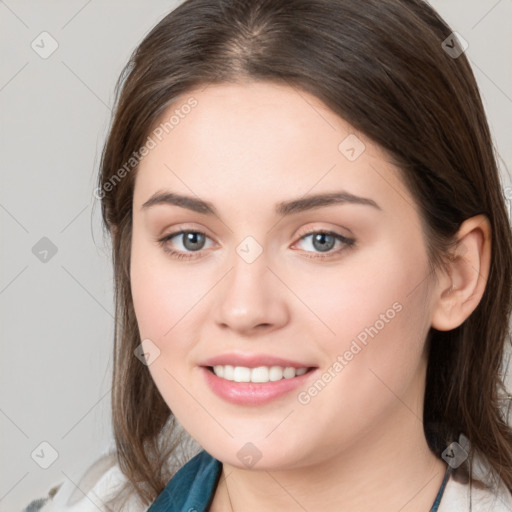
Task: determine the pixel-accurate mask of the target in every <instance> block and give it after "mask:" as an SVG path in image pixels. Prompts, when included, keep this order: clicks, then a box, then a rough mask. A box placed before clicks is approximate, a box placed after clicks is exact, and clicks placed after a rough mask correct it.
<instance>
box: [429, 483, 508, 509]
mask: <svg viewBox="0 0 512 512" xmlns="http://www.w3.org/2000/svg"><path fill="white" fill-rule="evenodd" d="M470 504H471V508H470ZM468 510H472V511H473V512H490V511H492V512H510V511H511V510H512V494H511V493H510V491H509V490H508V489H507V488H506V487H505V485H504V484H503V482H500V485H499V486H497V487H487V486H485V485H482V484H481V482H478V481H477V482H474V483H473V487H472V488H471V489H470V486H469V483H467V482H462V481H458V480H456V479H453V478H450V480H448V483H447V484H446V488H445V490H444V494H443V498H442V500H441V504H440V506H439V509H438V512H466V511H468Z"/></svg>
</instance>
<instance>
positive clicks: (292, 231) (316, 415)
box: [131, 82, 490, 512]
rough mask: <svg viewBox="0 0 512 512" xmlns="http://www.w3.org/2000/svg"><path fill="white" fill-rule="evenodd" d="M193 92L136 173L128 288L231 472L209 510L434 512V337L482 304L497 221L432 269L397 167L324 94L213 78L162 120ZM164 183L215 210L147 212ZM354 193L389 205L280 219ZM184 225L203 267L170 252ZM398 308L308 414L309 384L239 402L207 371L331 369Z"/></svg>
mask: <svg viewBox="0 0 512 512" xmlns="http://www.w3.org/2000/svg"><path fill="white" fill-rule="evenodd" d="M191 96H193V97H194V98H195V99H196V100H197V101H198V104H197V106H196V107H195V108H194V109H193V110H192V111H191V112H190V113H189V114H188V115H187V116H184V118H183V119H180V122H179V124H178V125H176V126H175V127H174V129H173V130H172V131H170V132H169V133H168V134H167V135H166V136H165V137H164V138H163V139H162V141H161V142H159V143H158V144H157V146H156V147H155V148H153V149H152V150H151V151H150V152H149V154H148V155H147V156H146V157H145V158H144V159H143V161H142V162H141V165H140V167H139V169H138V171H137V177H136V181H135V188H134V197H133V233H132V235H133V236H132V254H131V285H132V293H133V300H134V306H135V312H136V317H137V322H138V325H139V330H140V334H141V339H150V340H151V342H152V343H153V344H154V345H155V346H156V347H158V350H159V351H160V353H159V356H158V357H157V358H156V359H155V361H154V362H153V363H152V364H151V365H150V366H149V370H150V372H151V375H152V377H153V379H154V381H155V383H156V385H157V387H158V389H159V390H160V392H161V394H162V396H163V398H164V399H165V401H166V403H167V404H168V405H169V407H170V409H171V410H172V412H173V413H174V414H175V416H176V417H177V419H178V420H179V422H180V423H181V424H182V425H183V427H184V428H185V429H186V430H187V431H188V432H189V433H190V435H191V436H192V437H193V438H194V439H195V440H196V441H197V442H198V443H199V444H200V445H201V446H202V447H203V448H205V449H206V450H207V451H208V452H209V453H210V454H211V455H213V456H214V457H216V458H217V459H219V460H220V461H222V462H223V473H222V478H221V481H220V483H219V485H218V487H217V489H216V492H215V496H214V500H213V504H212V507H211V509H210V510H212V511H213V512H217V511H227V510H235V511H237V512H238V511H242V510H243V511H244V512H256V511H267V510H285V511H288V510H289V511H303V510H309V511H312V510H329V511H331V510H332V511H334V510H342V509H343V510H351V511H353V512H354V511H356V512H357V511H363V510H364V511H367V510H381V511H385V512H386V511H399V510H400V511H401V512H412V511H428V510H430V507H431V506H432V503H433V501H434V498H435V496H436V494H437V492H438V490H439V487H440V485H441V482H442V479H443V476H444V473H445V469H446V464H445V462H444V461H443V460H441V459H438V458H437V457H436V456H434V454H432V452H431V451H430V450H429V448H428V446H427V444H426V440H425V437H424V433H423V425H422V409H423V395H424V390H425V375H426V363H427V354H426V344H425V341H426V337H427V333H428V331H429V329H430V327H431V326H434V327H436V328H438V329H440V330H443V329H444V330H448V329H453V328H455V327H457V326H458V325H460V324H461V323H462V322H463V321H464V320H465V318H467V317H468V316H469V314H470V313H471V312H472V311H473V310H474V308H475V307H476V306H477V304H478V302H479V300H480V298H481V296H482V294H483V291H484V288H485V282H486V278H487V277H486V276H487V274H488V268H489V257H490V256H489V255H490V248H489V247H490V242H489V236H490V235H489V232H490V228H489V224H488V222H487V220H486V218H485V217H481V216H479V217H474V218H472V219H468V220H467V221H466V222H465V223H464V224H463V225H462V226H461V229H460V231H459V240H460V245H459V246H458V249H457V251H458V253H457V254H458V255H456V256H455V257H454V258H453V260H452V261H451V262H450V266H449V268H448V269H447V270H446V271H442V272H441V271H438V272H437V273H436V276H434V275H433V274H432V273H431V272H430V270H429V266H428V259H427V252H426V245H425V238H424V234H423V232H422V228H421V223H420V216H419V212H418V210H417V206H416V203H415V201H414V199H413V197H412V196H411V195H410V193H409V191H408V190H407V188H406V186H405V185H404V183H403V181H402V179H401V177H400V172H399V170H398V169H397V168H396V167H394V166H393V165H392V164H391V163H390V159H389V158H388V156H387V155H386V153H385V152H384V151H383V150H381V149H380V148H379V147H377V146H376V145H375V144H373V143H372V142H371V141H370V140H369V139H368V138H366V137H365V136H364V135H363V134H360V133H357V132H356V131H355V130H354V129H353V128H352V127H351V126H350V125H349V124H347V123H346V122H345V121H344V120H343V119H341V118H340V117H339V116H337V115H336V114H334V113H333V112H332V111H330V110H329V109H328V108H327V107H326V106H325V105H323V104H322V103H321V102H320V101H319V100H318V99H317V98H316V97H314V96H312V95H310V94H308V93H306V92H304V91H300V90H298V89H295V88H291V87H288V86H284V85H276V84H270V83H264V82H247V83H237V84H220V85H208V86H207V87H206V88H204V87H202V88H198V89H196V90H193V91H189V93H187V94H186V95H183V96H182V97H181V98H179V99H178V100H177V101H176V102H175V103H174V104H173V105H172V106H170V107H169V109H168V112H167V113H166V115H164V116H163V117H162V118H163V119H164V118H165V119H168V117H169V115H170V113H172V111H173V110H174V109H176V108H179V106H180V105H183V104H184V103H185V102H186V100H187V99H188V98H190V97H191ZM349 134H356V135H357V137H358V138H359V139H360V140H361V141H363V143H364V144H365V146H366V148H365V150H364V152H363V153H362V154H361V155H360V156H359V157H358V158H357V159H356V160H355V161H350V160H349V159H347V158H346V156H345V155H344V154H343V153H342V152H340V150H339V149H338V146H339V144H340V142H342V141H343V140H344V139H345V138H346V137H347V136H348V135H349ZM162 190H169V191H172V192H175V193H179V194H186V195H190V196H193V197H196V198H200V199H202V200H206V201H210V202H211V203H212V204H213V205H214V206H215V208H216V210H217V211H218V215H217V216H212V215H210V216H209V215H205V214H202V213H198V212H193V211H190V210H187V209H185V208H182V207H179V206H176V205H168V204H167V205H166V204H162V205H155V206H152V207H150V208H142V205H143V204H144V203H145V202H146V201H147V200H148V199H149V198H150V197H151V196H152V195H153V194H155V192H158V191H162ZM339 190H345V191H348V192H350V193H352V194H355V195H357V196H362V197H366V198H370V199H372V200H373V201H375V202H376V203H377V204H378V205H379V207H380V209H377V208H373V207H371V206H367V205H362V204H348V203H346V204H337V205H329V206H325V207H321V208H316V209H313V210H309V211H304V212H300V213H296V214H292V215H289V216H286V217H282V216H280V215H277V214H276V213H275V212H274V205H275V204H276V203H278V202H281V201H286V200H291V199H296V198H301V197H302V196H304V195H312V194H317V193H323V192H333V191H339ZM180 229H188V230H190V231H194V230H200V231H203V232H205V233H206V235H207V237H208V238H206V241H205V245H204V248H203V249H201V250H200V251H199V252H195V253H194V251H193V250H190V249H187V247H190V246H185V245H184V240H183V237H182V236H176V237H174V238H173V239H172V240H171V241H168V242H167V247H171V248H173V249H174V250H177V251H180V252H184V253H188V254H192V256H194V254H198V255H199V256H196V257H195V258H194V257H193V258H191V259H188V260H187V259H181V260H180V259H177V258H175V257H173V256H171V255H169V254H168V253H166V252H165V251H164V249H163V246H162V245H161V244H159V243H158V239H160V238H162V237H163V236H165V235H168V234H171V233H173V232H178V231H180ZM321 230H324V231H325V230H327V231H334V232H336V233H338V234H340V235H342V236H345V237H348V238H353V239H355V241H356V243H355V245H354V246H344V245H343V244H342V243H341V242H336V244H335V246H334V247H333V248H332V249H330V252H328V253H324V252H321V250H319V249H318V248H316V247H315V246H314V245H313V237H312V236H306V235H307V233H311V232H313V231H321ZM247 236H251V237H253V238H254V239H255V240H256V241H257V242H258V244H259V245H260V247H261V249H262V253H261V255H260V256H259V257H258V258H257V259H256V260H255V261H253V262H252V263H247V262H246V261H245V260H244V259H243V258H242V257H240V256H239V254H238V253H237V251H236V248H237V246H238V245H239V244H240V242H241V241H242V240H244V239H245V238H246V237H247ZM301 237H302V238H301ZM339 248H343V250H342V251H341V252H336V251H337V250H338V249H339ZM329 254H330V255H331V257H330V258H326V259H321V258H317V259H315V258H310V257H308V256H315V255H317V256H322V255H324V256H327V255H329ZM434 277H435V278H434ZM452 285H454V286H455V289H452V288H451V287H452ZM396 303H399V304H400V305H401V306H402V309H401V311H400V312H397V313H396V315H394V318H393V319H392V320H389V321H388V322H386V323H385V326H384V328H382V329H381V330H379V332H378V334H377V335H376V336H375V337H374V338H370V339H369V341H368V343H367V345H366V346H363V348H362V350H361V351H359V352H358V353H357V355H356V356H354V357H353V359H352V360H351V361H348V364H346V366H344V368H343V370H342V371H341V372H339V373H337V375H336V377H335V378H333V379H332V380H331V382H329V383H328V384H327V385H326V386H325V387H324V389H323V390H322V391H321V392H320V393H318V394H317V395H316V396H315V397H313V398H312V399H311V400H310V402H309V403H308V404H301V403H300V402H299V401H298V399H297V394H298V392H295V391H294V392H292V393H290V394H288V395H286V396H285V397H282V398H280V399H278V400H275V401H273V402H270V403H268V404H265V405H260V406H240V405H234V404H231V403H228V402H226V401H224V400H222V399H221V398H219V397H217V396H216V395H215V394H214V393H213V392H212V391H211V390H210V388H209V387H208V386H207V385H206V383H205V381H204V380H203V378H202V377H203V376H202V374H201V370H200V368H199V365H200V364H201V362H202V361H204V360H205V359H207V358H210V357H213V356H215V355H219V354H223V353H226V352H236V351H238V352H241V353H267V354H273V355H276V356H278V357H284V358H290V359H293V360H297V361H301V362H308V363H309V365H310V366H317V367H318V368H319V370H318V374H322V372H325V371H327V369H328V368H329V367H332V365H333V363H334V362H335V361H336V360H337V356H338V355H343V354H344V353H345V351H346V350H348V349H349V348H350V344H351V342H352V341H353V340H354V338H356V337H357V335H358V334H360V333H361V332H362V331H364V329H365V328H367V327H370V326H373V325H375V324H376V321H377V320H379V318H381V316H380V315H382V314H385V313H386V311H387V310H389V309H390V308H392V305H393V304H396ZM318 376H319V375H317V377H318ZM310 385H311V382H310V383H309V384H308V387H309V386H310ZM299 391H300V390H299ZM248 442H251V443H252V444H253V445H255V446H256V447H257V449H258V450H259V451H260V452H261V455H262V457H261V459H260V460H259V461H258V462H257V463H256V465H255V466H253V467H252V468H251V467H248V466H246V465H244V463H243V462H242V461H241V460H240V459H239V458H238V456H237V452H238V451H239V450H240V449H241V448H242V447H243V446H244V445H245V444H246V443H248ZM226 484H227V487H226Z"/></svg>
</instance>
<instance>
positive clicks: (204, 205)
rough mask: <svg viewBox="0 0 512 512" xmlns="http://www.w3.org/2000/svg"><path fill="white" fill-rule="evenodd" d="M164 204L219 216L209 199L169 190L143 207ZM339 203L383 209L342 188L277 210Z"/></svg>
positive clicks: (301, 209)
mask: <svg viewBox="0 0 512 512" xmlns="http://www.w3.org/2000/svg"><path fill="white" fill-rule="evenodd" d="M162 204H168V205H174V206H180V207H181V208H186V209H188V210H192V211H194V212H197V213H202V214H205V215H214V216H218V213H217V210H216V209H215V207H214V206H213V204H212V203H210V202H209V201H203V200H202V199H198V198H195V197H191V196H185V195H181V194H176V193H173V192H168V191H160V192H156V193H155V194H153V195H152V196H151V197H150V198H149V199H148V200H147V201H146V202H145V203H144V204H143V205H142V208H141V209H143V210H144V209H147V208H150V207H151V206H155V205H162ZM338 204H361V205H365V206H371V207H373V208H376V209H377V210H381V211H382V208H381V207H380V206H379V205H378V204H377V203H376V202H375V201H374V200H373V199H369V198H367V197H360V196H356V195H354V194H350V193H349V192H346V191H344V190H342V191H339V192H328V193H324V194H315V195H310V196H305V197H301V198H299V199H293V200H290V201H283V202H280V203H277V204H276V207H275V212H276V214H278V215H282V216H286V215H292V214H295V213H300V212H304V211H307V210H314V209H316V208H322V207H325V206H330V205H338Z"/></svg>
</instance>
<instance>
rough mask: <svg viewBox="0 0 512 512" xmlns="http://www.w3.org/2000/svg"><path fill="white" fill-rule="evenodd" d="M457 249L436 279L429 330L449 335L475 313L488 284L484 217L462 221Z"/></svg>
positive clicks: (487, 228) (488, 256) (488, 231)
mask: <svg viewBox="0 0 512 512" xmlns="http://www.w3.org/2000/svg"><path fill="white" fill-rule="evenodd" d="M456 238H457V241H458V243H457V245H456V248H455V250H454V252H453V253H452V255H451V257H450V258H449V262H448V263H447V269H446V270H445V271H443V275H442V276H441V277H440V278H439V280H438V283H437V286H436V291H435V294H436V296H435V303H434V306H433V311H432V327H433V328H434V329H437V330H439V331H451V330H452V329H455V328H456V327H458V326H459V325H461V324H462V323H463V322H464V321H465V320H466V318H468V317H469V315H471V313H472V312H473V311H474V310H475V309H476V307H477V306H478V303H479V302H480V300H481V298H482V296H483V294H484V291H485V286H486V284H487V278H488V275H489V268H490V262H491V225H490V223H489V219H488V218H487V217H486V216H485V215H483V214H482V215H476V216H475V217H471V218H470V219H467V220H465V221H464V222H463V223H462V224H461V226H460V228H459V231H458V232H457V235H456Z"/></svg>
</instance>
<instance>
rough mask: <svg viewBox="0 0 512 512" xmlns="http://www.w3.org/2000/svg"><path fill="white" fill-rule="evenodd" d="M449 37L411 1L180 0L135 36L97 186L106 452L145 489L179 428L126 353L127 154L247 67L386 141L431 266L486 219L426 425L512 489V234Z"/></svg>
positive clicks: (464, 64)
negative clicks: (511, 388)
mask: <svg viewBox="0 0 512 512" xmlns="http://www.w3.org/2000/svg"><path fill="white" fill-rule="evenodd" d="M457 41H458V40H456V39H454V36H453V35H452V30H451V29H450V28H449V26H448V25H447V24H446V23H445V22H444V21H443V20H442V19H441V17H440V16H439V15H438V14H437V13H436V12H435V10H434V9H433V8H432V7H430V6H429V5H428V4H427V3H426V2H424V1H422V0H364V1H363V0H187V1H185V2H184V3H182V4H180V5H179V6H178V7H177V8H176V9H175V10H173V11H172V12H171V13H170V14H168V15H167V16H165V17H164V18H163V19H162V20H161V21H160V22H159V23H158V24H157V25H156V26H155V27H154V28H153V29H152V30H151V31H150V32H149V34H148V35H147V36H146V37H145V38H144V40H143V41H142V42H141V43H140V45H139V46H138V47H137V48H136V49H135V51H134V52H133V54H132V56H131V59H130V61H129V63H128V64H127V65H126V67H125V69H124V71H123V73H122V74H121V76H120V78H119V80H118V82H117V85H116V107H115V112H114V116H113V120H112V124H111V127H110V132H109V135H108V138H107V141H106V143H105V146H104V149H103V153H102V159H101V169H100V174H99V182H98V189H97V197H99V198H100V199H101V208H102V216H103V220H104V224H105V226H106V228H107V230H108V233H109V234H110V235H111V237H112V257H113V265H114V278H115V303H116V313H115V314H116V326H115V344H114V371H113V391H112V406H113V427H114V435H115V441H116V448H117V456H118V461H119V465H120V467H121V469H122V471H123V472H124V473H125V475H126V476H127V478H128V480H129V482H130V483H131V485H132V486H133V487H134V489H135V490H136V492H137V495H138V496H139V497H140V498H141V499H142V500H145V502H147V503H149V502H151V501H152V500H154V499H155V497H156V496H157V495H158V494H159V493H160V492H161V491H162V490H163V488H164V487H165V485H166V483H167V482H168V480H169V478H170V477H171V476H172V474H173V471H174V470H172V469H170V468H169V466H168V464H167V462H168V461H169V460H171V459H170V458H171V456H172V455H173V454H174V453H175V452H176V448H177V447H178V446H179V445H180V442H181V441H180V439H179V438H178V437H177V436H176V435H175V433H176V421H175V417H174V416H173V413H172V411H171V410H170V409H169V407H168V406H167V405H166V403H165V402H164V400H163V398H162V396H161V395H160V393H159V391H158V390H157V388H156V386H155V384H154V382H153V380H152V378H151V376H150V374H149V371H148V368H147V367H146V366H144V365H143V364H141V363H140V361H139V360H138V359H137V358H136V357H134V349H135V348H136V347H137V346H138V345H139V344H140V342H141V340H140V337H139V331H138V327H137V322H136V318H135V314H134V307H133V301H132V296H131V290H130V273H129V268H130V245H131V232H132V199H133V189H134V180H135V176H136V172H137V163H138V159H137V155H139V153H138V151H139V149H140V148H141V147H143V145H144V144H145V142H146V140H147V138H148V134H149V133H150V130H151V129H152V128H153V127H154V126H155V123H157V121H158V120H159V119H160V118H161V116H162V113H163V112H164V111H165V109H166V108H167V107H168V106H169V105H170V104H171V103H172V102H173V101H174V100H175V99H176V98H177V97H178V96H183V97H186V93H187V91H190V90H192V89H193V88H195V87H198V86H199V85H202V84H205V85H206V84H209V83H218V84H220V83H227V82H239V81H240V82H241V81H245V80H254V81H268V82H275V83H280V84H285V85H288V86H290V87H294V88H296V89H297V90H304V91H307V92H309V93H311V94H313V95H314V96H316V97H317V98H319V99H320V100H321V101H323V102H324V104H325V105H327V106H328V107H329V108H330V109H332V111H333V112H335V113H336V114H338V115H339V116H341V117H342V118H343V119H345V120H346V121H348V122H349V123H350V124H351V125H353V126H354V127H355V128H356V129H357V130H359V131H361V132H362V133H364V134H365V135H366V136H368V137H369V138H370V139H372V140H373V141H374V142H375V143H377V144H379V145H380V146H381V147H382V148H383V149H384V150H385V151H387V154H388V155H390V158H391V159H392V160H393V162H394V163H396V165H397V166H398V167H399V168H400V170H401V173H402V176H403V179H404V182H405V183H406V185H407V186H408V187H409V189H410V191H411V193H412V194H413V197H414V198H415V201H416V202H417V204H418V206H419V209H420V213H421V219H422V223H423V227H424V232H425V235H426V240H427V250H428V255H429V262H430V264H431V266H432V268H435V267H438V266H439V265H442V264H443V262H445V261H446V255H447V251H448V249H449V248H450V247H451V244H452V243H453V241H454V235H455V234H456V232H457V230H458V228H459V226H460V225H461V223H462V222H463V221H464V220H465V219H468V218H470V217H472V216H474V215H477V214H485V215H486V216H487V217H488V219H489V221H490V224H491V228H492V235H491V248H492V255H491V265H490V273H489V276H488V281H487V285H486V289H485V292H484V294H483V297H482V299H481V301H480V303H479V304H478V306H477V307H476V309H475V310H474V311H473V313H472V314H471V315H470V316H469V317H468V318H467V319H466V321H465V322H464V323H463V324H462V325H460V326H459V327H458V328H456V329H453V330H451V331H448V332H441V331H437V330H435V329H433V328H431V330H430V332H429V335H428V339H427V342H428V343H429V360H428V369H427V382H426V393H425V401H424V431H425V435H426V437H427V441H428V443H429V446H430V448H431V449H432V451H433V452H434V453H435V454H436V455H438V456H441V453H442V451H443V450H444V449H445V448H446V447H447V445H448V444H449V443H450V442H451V441H452V440H454V439H457V438H458V435H459V434H460V433H463V434H464V435H465V436H466V437H467V438H468V439H469V441H470V443H471V450H470V457H469V459H468V461H469V462H471V460H472V459H473V457H474V455H475V454H481V455H483V456H484V457H485V458H486V459H487V461H488V462H489V467H490V469H491V473H490V474H491V475H494V476H496V477H498V476H499V477H501V479H503V481H504V482H505V484H506V486H507V487H508V488H509V489H511V490H512V431H511V428H510V426H509V425H508V424H507V418H506V415H505V413H504V409H503V407H502V404H503V397H504V392H505V387H504V384H503V368H502V366H503V361H504V353H505V352H504V348H505V344H506V342H507V341H508V342H510V338H509V336H510V335H509V332H508V322H509V317H510V311H511V301H512V297H511V279H512V236H511V230H510V222H509V219H508V215H507V211H506V206H505V197H504V194H503V190H502V186H501V183H500V177H499V173H498V169H497V163H496V153H495V150H494V146H493V142H492V139H491V135H490V131H489V127H488V123H487V119H486V116H485V112H484V108H483V105H482V101H481V97H480V94H479V91H478V87H477V84H476V81H475V78H474V75H473V73H472V70H471V67H470V65H469V63H468V60H467V58H466V56H465V54H464V53H463V51H462V50H463V47H462V46H461V45H460V43H458V42H457ZM447 42H448V43H447ZM450 49H451V51H450ZM453 49H454V50H453ZM122 169H124V171H122ZM468 461H467V462H468ZM468 467H469V469H470V471H471V465H469V466H468Z"/></svg>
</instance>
